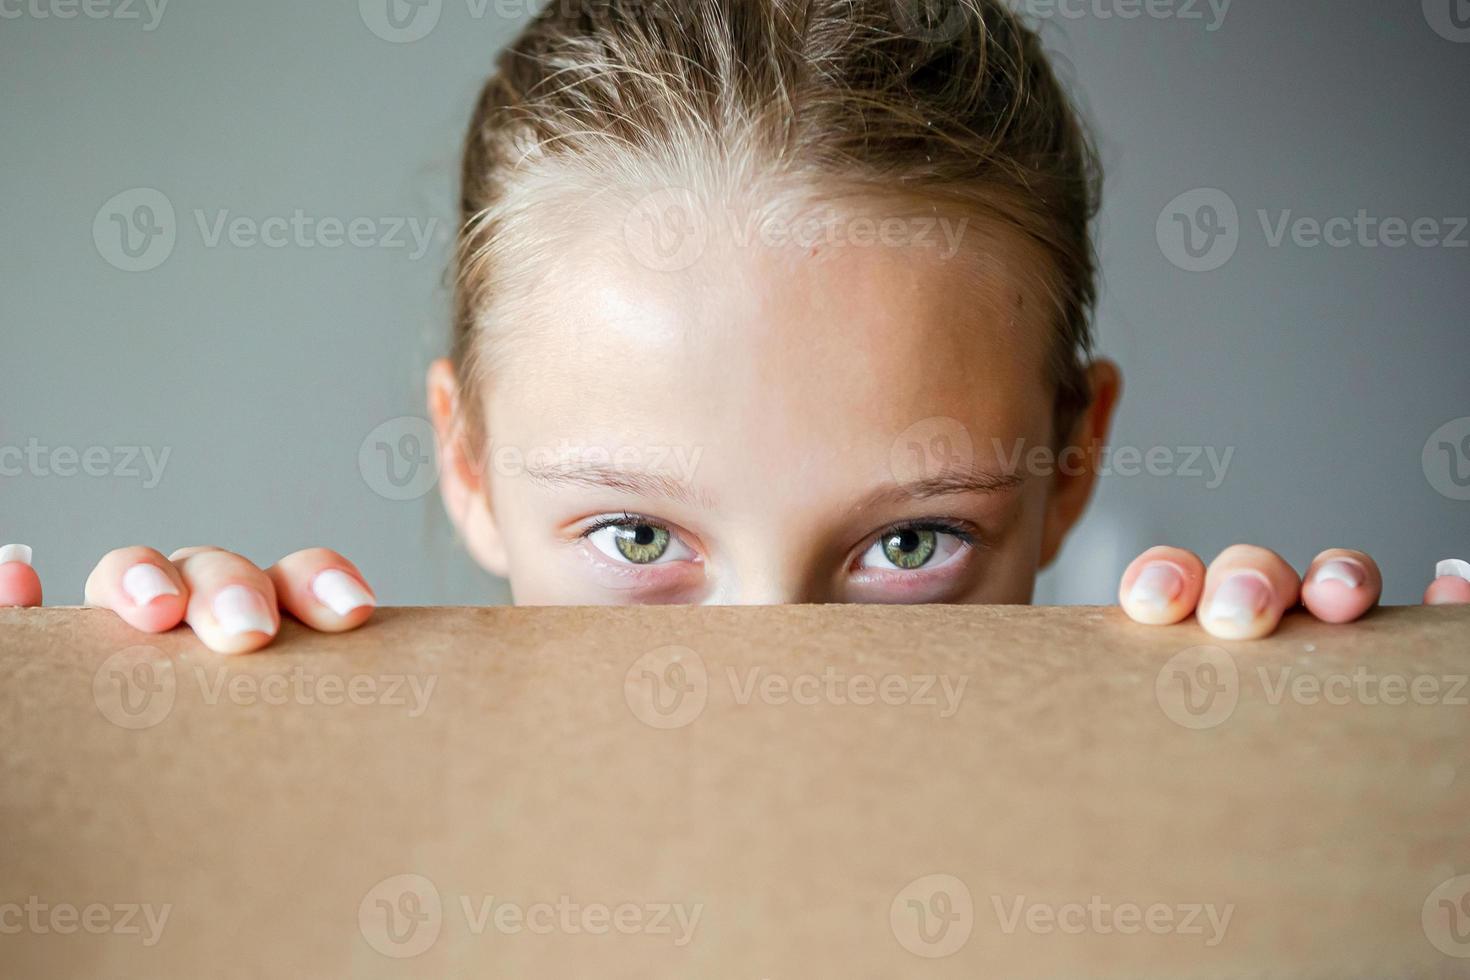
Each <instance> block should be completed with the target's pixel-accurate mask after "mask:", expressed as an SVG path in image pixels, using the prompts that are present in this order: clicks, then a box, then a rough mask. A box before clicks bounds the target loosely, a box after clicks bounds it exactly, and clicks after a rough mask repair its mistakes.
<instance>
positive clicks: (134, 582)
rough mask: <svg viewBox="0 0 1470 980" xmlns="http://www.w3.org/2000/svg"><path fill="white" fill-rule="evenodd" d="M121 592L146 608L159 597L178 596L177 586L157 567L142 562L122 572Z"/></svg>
mask: <svg viewBox="0 0 1470 980" xmlns="http://www.w3.org/2000/svg"><path fill="white" fill-rule="evenodd" d="M122 587H123V591H124V592H126V593H127V594H128V598H129V599H132V600H133V602H134V603H135V604H136V605H139V606H146V605H148V603H150V602H152V601H153V600H154V599H157V598H158V597H159V596H161V595H178V594H179V589H178V586H176V585H174V583H173V580H172V579H170V578H169V577H168V576H167V575H165V574H163V569H161V568H159V567H158V566H157V565H150V564H148V563H147V562H143V563H141V564H138V565H134V566H133V567H132V568H130V569H128V570H127V571H126V572H123V577H122Z"/></svg>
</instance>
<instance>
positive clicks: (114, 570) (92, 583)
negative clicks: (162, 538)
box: [83, 547, 189, 633]
mask: <svg viewBox="0 0 1470 980" xmlns="http://www.w3.org/2000/svg"><path fill="white" fill-rule="evenodd" d="M83 601H84V602H86V604H87V605H89V606H98V607H100V608H102V609H111V610H112V611H113V612H115V613H117V614H118V616H119V617H120V618H121V619H122V621H123V622H125V623H127V624H128V625H129V626H131V627H133V628H134V629H140V630H143V631H144V632H147V633H162V632H163V631H164V630H171V629H173V628H174V627H175V626H177V625H179V623H181V622H183V619H184V609H185V608H186V607H187V605H188V601H189V591H188V589H187V588H185V586H184V580H183V577H182V576H180V575H179V570H178V569H177V568H174V565H173V562H171V561H169V560H168V559H167V558H165V557H163V554H162V553H161V552H158V551H154V550H153V549H152V548H143V547H134V548H118V549H117V550H116V551H109V552H108V553H107V554H106V555H103V556H102V560H101V561H99V562H98V563H97V567H96V568H94V569H92V574H90V575H88V576H87V585H86V588H85V589H84V590H83Z"/></svg>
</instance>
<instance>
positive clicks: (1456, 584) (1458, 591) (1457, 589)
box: [1424, 575, 1470, 606]
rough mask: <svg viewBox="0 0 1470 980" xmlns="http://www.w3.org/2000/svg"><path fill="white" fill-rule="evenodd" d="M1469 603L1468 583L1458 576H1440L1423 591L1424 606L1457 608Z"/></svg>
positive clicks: (1469, 585) (1469, 590) (1469, 591)
mask: <svg viewBox="0 0 1470 980" xmlns="http://www.w3.org/2000/svg"><path fill="white" fill-rule="evenodd" d="M1464 603H1470V581H1467V580H1465V579H1463V578H1460V577H1459V576H1458V575H1441V576H1440V577H1439V578H1437V579H1435V580H1434V581H1433V582H1430V583H1429V588H1427V589H1425V590H1424V604H1425V605H1426V606H1458V605H1461V604H1464Z"/></svg>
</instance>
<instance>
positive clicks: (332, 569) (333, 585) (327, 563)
mask: <svg viewBox="0 0 1470 980" xmlns="http://www.w3.org/2000/svg"><path fill="white" fill-rule="evenodd" d="M265 573H266V574H267V575H269V576H270V579H271V582H272V583H273V584H274V585H275V587H276V595H277V596H279V597H280V600H281V608H282V609H284V610H286V611H287V612H289V613H290V614H291V615H293V616H295V617H296V618H297V619H299V620H301V621H302V622H303V623H305V624H306V625H307V626H310V627H311V628H312V629H314V630H321V631H322V632H324V633H341V632H343V631H345V630H350V629H356V628H357V627H359V626H361V625H362V624H363V623H365V622H367V619H368V617H369V616H371V615H372V614H373V607H374V606H376V605H377V602H378V601H377V599H375V598H374V597H373V593H372V591H371V590H370V589H368V587H367V584H366V583H365V582H364V581H363V577H362V573H361V572H359V571H358V570H357V567H356V566H355V565H353V564H352V562H350V561H348V560H347V559H346V558H343V557H342V556H341V555H339V554H337V553H336V552H335V551H328V550H327V549H326V548H308V549H306V550H305V551H298V552H295V553H294V554H290V555H287V556H286V557H285V558H282V559H281V560H280V561H278V562H276V563H275V564H274V565H272V566H271V567H270V568H267V569H266V570H265Z"/></svg>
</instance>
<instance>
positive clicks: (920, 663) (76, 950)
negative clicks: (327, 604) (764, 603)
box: [0, 607, 1470, 980]
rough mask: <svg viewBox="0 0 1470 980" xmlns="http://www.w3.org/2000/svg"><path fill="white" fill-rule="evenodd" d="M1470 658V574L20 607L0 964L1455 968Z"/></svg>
mask: <svg viewBox="0 0 1470 980" xmlns="http://www.w3.org/2000/svg"><path fill="white" fill-rule="evenodd" d="M1467 675H1470V609H1465V608H1460V609H1452V608H1443V607H1442V608H1434V609H1408V608H1402V609H1384V610H1380V611H1378V612H1376V613H1374V614H1373V615H1371V616H1370V617H1369V618H1368V619H1367V620H1366V621H1365V622H1363V623H1360V624H1357V625H1354V626H1352V627H1333V626H1326V625H1322V624H1319V623H1316V622H1314V621H1312V620H1310V619H1308V618H1306V617H1304V616H1294V617H1292V618H1291V619H1289V620H1288V622H1287V623H1286V624H1285V625H1284V627H1283V629H1282V630H1281V632H1280V633H1279V634H1278V635H1277V636H1276V637H1273V638H1272V639H1270V640H1267V641H1261V642H1247V643H1232V644H1226V643H1220V642H1217V641H1213V640H1211V639H1210V638H1209V637H1207V636H1206V635H1205V634H1204V633H1202V632H1201V631H1199V630H1198V629H1197V628H1196V627H1194V626H1192V625H1187V626H1180V627H1175V628H1170V629H1149V628H1144V627H1140V626H1136V625H1133V624H1131V623H1128V622H1126V621H1125V620H1124V619H1123V617H1122V616H1121V614H1120V613H1119V612H1118V611H1116V610H1112V609H1088V608H1069V609H1040V608H1024V607H993V608H990V607H968V608H967V607H927V608H917V607H915V608H877V607H788V608H779V609H773V608H767V609H749V608H747V609H674V608H642V609H599V610H586V609H583V610H575V609H539V610H538V609H511V608H486V609H433V610H428V609H387V610H381V611H380V612H379V614H378V615H377V616H376V617H375V618H374V620H373V621H372V622H371V623H370V624H369V626H368V627H366V628H364V629H363V630H361V631H360V632H358V633H355V634H352V635H349V636H339V637H321V636H316V635H314V634H310V633H308V632H307V631H305V630H304V629H302V628H301V627H299V626H297V625H295V624H288V625H287V626H286V627H285V630H284V634H283V637H282V638H281V639H280V640H279V641H278V645H277V646H275V647H273V648H271V650H268V651H266V652H264V653H260V654H255V655H251V656H246V657H234V658H225V657H219V656H215V655H213V654H210V653H208V652H207V651H205V650H204V649H203V648H202V647H201V646H200V645H199V644H198V643H197V642H196V641H195V640H194V638H193V636H192V634H190V633H188V632H187V631H182V630H180V631H175V632H173V633H170V634H167V635H164V636H159V637H147V636H143V635H141V634H137V633H134V632H131V631H129V630H128V629H127V628H126V627H124V626H123V625H122V624H121V623H120V622H118V621H117V620H116V619H115V618H114V617H112V616H111V615H109V614H105V613H101V612H95V611H87V610H71V609H46V610H0V678H3V681H4V683H3V688H0V690H3V694H0V738H3V750H0V839H3V846H0V973H3V974H4V975H6V976H27V977H29V976H109V977H132V976H136V977H145V976H146V977H170V976H178V977H202V976H208V977H227V976H316V977H329V976H358V977H427V976H434V977H459V976H464V977H470V976H546V977H572V976H598V977H647V976H659V977H662V976H668V977H696V976H698V977H748V978H752V980H759V978H762V977H768V978H787V977H791V978H798V977H812V976H832V977H839V976H840V977H975V976H987V977H1002V976H1004V977H1012V976H1014V977H1022V976H1068V977H1079V976H1117V977H1124V976H1126V977H1140V976H1168V977H1194V976H1199V977H1206V976H1241V975H1251V976H1321V977H1347V976H1365V977H1366V976H1376V977H1388V976H1424V977H1431V976H1432V977H1439V976H1445V977H1449V976H1466V975H1470V958H1465V957H1470V898H1467V897H1466V896H1467V895H1470V878H1458V876H1460V875H1466V874H1470V707H1467V706H1466V702H1467V699H1470V689H1467V687H1466V684H1465V678H1466V676H1467ZM1395 678H1397V679H1395ZM854 702H859V703H854ZM861 702H872V703H861ZM401 876H406V877H401ZM165 916H166V918H165ZM408 954H412V955H408Z"/></svg>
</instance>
